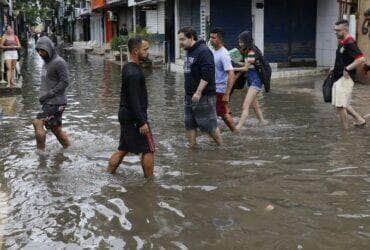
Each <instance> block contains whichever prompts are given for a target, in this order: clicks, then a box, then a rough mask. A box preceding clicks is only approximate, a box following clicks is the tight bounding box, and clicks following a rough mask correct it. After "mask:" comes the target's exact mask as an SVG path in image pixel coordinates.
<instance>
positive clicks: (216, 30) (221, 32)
mask: <svg viewBox="0 0 370 250" xmlns="http://www.w3.org/2000/svg"><path fill="white" fill-rule="evenodd" d="M210 34H217V36H218V38H220V40H221V41H222V42H223V41H224V39H225V31H224V30H223V29H222V28H218V27H217V28H214V29H212V30H211V32H210Z"/></svg>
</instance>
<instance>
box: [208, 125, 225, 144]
mask: <svg viewBox="0 0 370 250" xmlns="http://www.w3.org/2000/svg"><path fill="white" fill-rule="evenodd" d="M209 136H210V137H211V138H212V139H213V140H215V142H216V143H217V145H219V146H221V145H222V144H223V141H222V137H221V132H220V129H219V128H216V129H215V131H213V132H212V133H210V134H209Z"/></svg>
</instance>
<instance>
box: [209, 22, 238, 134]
mask: <svg viewBox="0 0 370 250" xmlns="http://www.w3.org/2000/svg"><path fill="white" fill-rule="evenodd" d="M224 36H225V32H224V31H223V30H222V29H221V28H215V29H213V30H212V31H211V33H210V41H211V44H212V46H213V48H214V50H213V51H212V52H213V56H214V59H215V81H216V92H217V103H216V109H217V115H218V116H219V117H221V118H222V119H223V120H224V122H225V124H226V125H227V126H228V127H229V128H230V130H231V131H232V132H234V131H235V125H234V120H233V117H232V116H231V111H230V108H229V100H230V94H231V91H232V88H233V84H234V78H235V75H234V70H233V66H232V64H231V58H230V55H229V51H228V50H227V49H226V48H225V47H224V42H223V40H224Z"/></svg>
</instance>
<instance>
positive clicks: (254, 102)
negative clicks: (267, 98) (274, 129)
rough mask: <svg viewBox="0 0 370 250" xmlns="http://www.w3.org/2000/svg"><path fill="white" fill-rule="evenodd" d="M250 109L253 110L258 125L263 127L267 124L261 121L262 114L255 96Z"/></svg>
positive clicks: (263, 120)
mask: <svg viewBox="0 0 370 250" xmlns="http://www.w3.org/2000/svg"><path fill="white" fill-rule="evenodd" d="M252 107H253V109H254V113H255V114H256V116H257V118H258V120H259V122H260V124H261V125H265V124H266V123H267V122H266V121H265V119H263V114H262V111H261V109H260V105H259V103H258V96H256V97H255V98H254V101H253V103H252Z"/></svg>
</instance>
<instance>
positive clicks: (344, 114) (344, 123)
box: [337, 108, 348, 130]
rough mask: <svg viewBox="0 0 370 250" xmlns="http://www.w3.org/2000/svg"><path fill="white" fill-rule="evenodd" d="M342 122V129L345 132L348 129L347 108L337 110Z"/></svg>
mask: <svg viewBox="0 0 370 250" xmlns="http://www.w3.org/2000/svg"><path fill="white" fill-rule="evenodd" d="M337 111H338V114H339V118H340V122H341V124H342V127H343V129H344V130H347V129H348V114H347V109H346V108H337Z"/></svg>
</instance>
